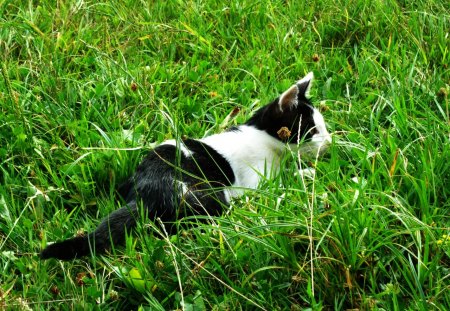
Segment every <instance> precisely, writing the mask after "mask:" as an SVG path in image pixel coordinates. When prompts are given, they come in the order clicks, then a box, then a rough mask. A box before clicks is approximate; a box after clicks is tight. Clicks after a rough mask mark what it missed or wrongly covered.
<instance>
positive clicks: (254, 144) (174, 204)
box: [40, 72, 331, 260]
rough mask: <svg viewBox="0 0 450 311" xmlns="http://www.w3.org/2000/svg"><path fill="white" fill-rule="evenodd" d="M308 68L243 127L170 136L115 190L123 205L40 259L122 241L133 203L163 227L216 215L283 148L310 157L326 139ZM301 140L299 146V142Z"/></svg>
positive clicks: (271, 165) (276, 165) (134, 211)
mask: <svg viewBox="0 0 450 311" xmlns="http://www.w3.org/2000/svg"><path fill="white" fill-rule="evenodd" d="M312 79H313V74H312V72H311V73H309V74H307V75H306V76H305V77H304V78H303V79H301V80H300V81H298V82H297V83H296V84H294V85H292V86H291V87H290V88H289V89H288V90H287V91H285V92H284V93H283V94H281V96H280V97H279V98H277V99H275V100H274V101H273V102H272V103H270V104H268V105H266V106H264V107H262V108H260V109H259V110H258V111H256V113H255V114H254V115H253V116H252V117H251V118H250V119H249V120H248V121H247V122H246V123H245V124H243V125H239V126H237V127H233V128H231V129H230V130H228V131H226V132H223V133H220V134H215V135H212V136H208V137H205V138H202V139H199V140H195V139H186V140H182V141H175V140H169V141H166V142H164V143H162V144H160V145H159V146H157V147H156V148H155V149H154V150H152V151H151V152H149V154H148V155H147V156H146V157H145V158H144V159H143V161H142V162H141V164H140V165H139V166H138V167H137V169H136V172H135V173H134V175H133V176H132V177H131V178H130V179H129V180H128V181H127V182H126V183H125V185H124V186H122V187H121V189H120V190H119V192H120V193H121V194H122V196H123V198H124V199H125V202H126V204H125V205H124V206H123V207H122V208H120V209H118V210H116V211H114V212H112V213H111V214H110V215H108V216H107V217H106V218H105V219H104V220H103V221H102V222H101V223H100V225H99V226H98V227H97V229H96V230H95V231H94V232H92V233H90V234H88V235H86V236H77V237H74V238H71V239H68V240H64V241H61V242H57V243H54V244H50V245H49V246H47V248H45V249H44V250H43V251H42V252H41V253H40V257H41V258H42V259H48V258H58V259H61V260H70V259H74V258H77V257H81V256H85V255H88V254H90V253H91V252H92V253H93V254H95V253H102V252H104V251H106V250H107V249H109V248H110V247H111V245H112V244H114V245H117V244H120V243H123V241H124V238H125V235H126V234H125V232H130V231H131V230H132V229H133V227H135V226H136V222H137V219H138V218H139V215H140V214H139V207H143V208H144V211H145V213H146V215H147V217H148V219H150V220H152V221H154V220H156V219H158V218H159V220H160V221H161V222H162V223H163V224H164V226H165V227H166V228H169V229H171V228H172V224H173V223H174V222H175V221H176V220H178V219H181V218H183V217H185V216H192V215H213V216H217V215H220V214H221V212H222V211H223V209H224V207H225V206H227V205H228V204H229V203H230V200H231V198H234V197H237V196H240V195H242V193H243V191H244V189H248V188H251V189H255V188H256V187H257V186H258V183H259V182H260V179H261V178H262V176H264V177H267V178H270V177H271V176H274V174H276V173H277V172H278V171H279V170H280V163H281V158H282V155H283V153H284V151H285V150H286V147H287V145H288V144H289V145H290V147H291V148H292V149H294V150H298V151H299V152H300V154H301V153H304V152H305V153H309V154H313V155H315V154H317V153H318V152H321V151H323V150H324V149H325V147H326V145H327V144H328V143H329V142H330V140H331V139H330V134H329V133H328V131H327V129H326V126H325V122H324V119H323V117H322V115H321V114H320V112H319V111H318V110H317V109H315V108H313V106H312V105H311V102H310V100H309V99H308V94H309V90H310V87H311V83H312ZM299 142H300V143H299Z"/></svg>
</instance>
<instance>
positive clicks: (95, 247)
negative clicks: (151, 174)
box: [39, 201, 139, 260]
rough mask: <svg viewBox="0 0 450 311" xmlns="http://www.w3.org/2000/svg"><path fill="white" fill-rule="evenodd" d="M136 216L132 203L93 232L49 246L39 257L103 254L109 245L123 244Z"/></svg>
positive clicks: (68, 258) (134, 206)
mask: <svg viewBox="0 0 450 311" xmlns="http://www.w3.org/2000/svg"><path fill="white" fill-rule="evenodd" d="M138 216H139V215H138V210H137V206H136V202H135V201H132V202H130V203H128V204H127V205H125V206H123V207H122V208H120V209H118V210H116V211H114V212H112V213H111V214H109V215H108V216H107V217H105V219H103V221H102V222H101V223H100V225H99V226H98V227H97V228H96V229H95V231H94V232H92V233H89V234H88V235H86V236H77V237H74V238H71V239H68V240H64V241H61V242H56V243H53V244H50V245H48V246H47V247H46V248H45V249H44V250H43V251H42V252H41V253H40V254H39V257H40V258H41V259H49V258H57V259H61V260H71V259H74V258H79V257H82V256H86V255H89V254H91V253H93V254H101V253H104V252H105V251H106V250H107V249H109V248H110V247H111V245H118V244H121V243H123V241H124V239H125V232H129V231H130V230H131V229H132V228H134V227H135V226H136V221H137V218H138Z"/></svg>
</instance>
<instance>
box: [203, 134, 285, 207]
mask: <svg viewBox="0 0 450 311" xmlns="http://www.w3.org/2000/svg"><path fill="white" fill-rule="evenodd" d="M201 141H202V142H203V143H205V144H207V145H209V146H211V147H212V148H214V150H216V151H217V152H218V153H220V154H221V155H222V156H223V157H224V158H225V159H226V160H227V161H228V162H229V163H230V166H231V168H232V169H233V173H234V175H235V176H234V177H235V181H234V184H233V187H232V188H229V189H227V190H226V191H225V197H226V198H227V199H228V200H229V199H230V198H232V197H237V196H240V195H242V194H243V193H244V190H245V189H248V188H250V189H255V188H256V187H257V186H258V183H259V181H260V179H261V176H266V177H270V176H272V175H273V174H276V173H277V172H278V170H279V166H280V159H281V155H282V153H283V150H284V149H285V144H284V143H282V142H281V141H279V140H277V139H275V138H274V137H272V136H270V135H269V134H267V133H266V132H265V131H261V130H258V129H256V128H254V127H251V126H247V125H241V126H239V127H238V130H236V131H229V132H224V133H221V134H216V135H212V136H208V137H205V138H203V139H201Z"/></svg>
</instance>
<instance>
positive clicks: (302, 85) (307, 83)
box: [297, 71, 314, 98]
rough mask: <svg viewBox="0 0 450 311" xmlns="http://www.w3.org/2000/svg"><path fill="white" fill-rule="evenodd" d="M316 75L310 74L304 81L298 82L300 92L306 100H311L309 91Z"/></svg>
mask: <svg viewBox="0 0 450 311" xmlns="http://www.w3.org/2000/svg"><path fill="white" fill-rule="evenodd" d="M313 79H314V73H313V72H312V71H311V72H309V73H308V74H307V75H306V76H305V77H304V78H303V79H301V80H299V81H298V82H297V87H298V92H299V94H300V95H303V96H304V97H305V98H309V91H310V90H311V86H312V81H313Z"/></svg>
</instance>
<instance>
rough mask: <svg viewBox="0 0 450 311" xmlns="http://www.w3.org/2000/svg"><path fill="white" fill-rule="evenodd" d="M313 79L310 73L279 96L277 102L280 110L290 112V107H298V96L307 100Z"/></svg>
mask: <svg viewBox="0 0 450 311" xmlns="http://www.w3.org/2000/svg"><path fill="white" fill-rule="evenodd" d="M313 78H314V74H313V73H312V72H310V73H308V74H307V75H306V76H305V77H304V78H303V79H301V80H299V81H298V82H297V83H295V84H294V85H293V86H291V87H290V88H289V89H288V90H287V91H285V92H284V93H283V94H281V96H280V99H279V100H278V105H279V108H280V110H281V111H284V110H290V109H291V108H292V107H296V106H297V105H298V97H299V96H301V97H305V98H308V97H309V90H310V89H311V85H312V80H313Z"/></svg>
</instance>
